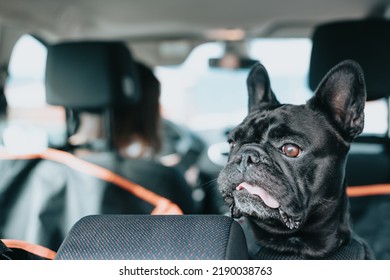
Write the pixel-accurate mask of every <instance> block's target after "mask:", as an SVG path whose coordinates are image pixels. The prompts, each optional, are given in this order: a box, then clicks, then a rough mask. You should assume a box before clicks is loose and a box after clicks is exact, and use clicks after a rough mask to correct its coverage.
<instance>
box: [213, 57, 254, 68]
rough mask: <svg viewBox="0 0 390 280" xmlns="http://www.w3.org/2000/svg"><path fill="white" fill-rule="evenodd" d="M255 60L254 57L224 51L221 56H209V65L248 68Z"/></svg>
mask: <svg viewBox="0 0 390 280" xmlns="http://www.w3.org/2000/svg"><path fill="white" fill-rule="evenodd" d="M257 62H258V61H257V60H255V59H250V58H248V57H240V56H237V55H235V54H230V53H226V54H225V55H224V56H223V57H221V58H210V59H209V66H210V67H212V68H227V69H249V68H252V66H253V65H254V64H255V63H257Z"/></svg>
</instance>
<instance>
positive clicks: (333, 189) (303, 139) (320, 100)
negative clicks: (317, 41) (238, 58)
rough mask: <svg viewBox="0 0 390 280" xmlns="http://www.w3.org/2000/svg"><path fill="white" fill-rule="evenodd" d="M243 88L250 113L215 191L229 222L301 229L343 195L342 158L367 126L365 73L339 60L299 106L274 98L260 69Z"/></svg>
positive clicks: (233, 142)
mask: <svg viewBox="0 0 390 280" xmlns="http://www.w3.org/2000/svg"><path fill="white" fill-rule="evenodd" d="M247 85H248V92H249V113H248V116H247V117H246V118H245V119H244V120H243V122H242V123H241V124H240V125H239V126H237V127H236V128H235V129H234V130H233V131H232V132H231V133H230V135H229V139H228V141H229V143H230V147H231V149H230V154H229V158H228V163H227V165H226V166H225V168H224V169H223V170H222V171H221V173H220V175H219V178H218V184H219V189H220V192H221V194H222V196H223V197H224V199H225V201H226V203H227V204H228V205H229V206H230V208H231V212H232V215H233V216H234V217H240V216H242V215H244V216H248V217H250V218H252V219H253V220H256V221H258V222H259V225H260V226H261V227H262V228H263V229H265V230H267V231H268V232H275V233H283V232H293V231H298V230H299V229H301V228H302V227H304V226H305V224H307V223H308V221H309V220H310V218H311V215H312V213H314V212H316V211H317V212H318V211H320V210H318V209H322V208H321V206H323V205H331V204H332V203H337V200H338V198H339V197H340V194H341V193H342V192H343V191H345V190H344V168H345V160H346V156H347V153H348V150H349V146H350V143H351V141H352V140H353V139H354V138H355V137H356V136H357V135H358V134H360V132H361V131H362V129H363V123H364V114H363V109H364V103H365V87H364V80H363V74H362V71H361V69H360V67H359V65H357V64H356V63H354V62H352V61H345V62H342V63H340V64H339V65H337V66H336V67H334V68H333V69H332V70H331V71H330V72H329V73H328V74H327V75H326V76H325V78H324V79H323V81H322V82H321V84H320V86H319V87H318V89H317V90H316V92H315V96H314V97H313V98H312V99H310V100H309V101H308V102H307V103H306V104H305V105H299V106H295V105H286V104H280V103H279V102H278V101H277V99H276V98H275V96H274V94H273V92H272V90H271V87H270V81H269V77H268V74H267V72H266V70H265V68H264V67H263V66H262V65H261V64H258V65H256V66H254V67H253V68H252V70H251V72H250V74H249V76H248V80H247ZM325 209H326V208H325ZM322 214H324V217H325V216H326V213H322Z"/></svg>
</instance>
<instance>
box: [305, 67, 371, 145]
mask: <svg viewBox="0 0 390 280" xmlns="http://www.w3.org/2000/svg"><path fill="white" fill-rule="evenodd" d="M365 102H366V86H365V82H364V75H363V70H362V68H361V67H360V65H359V64H358V63H356V62H355V61H352V60H345V61H343V62H341V63H339V64H337V65H336V66H335V67H333V68H332V69H331V70H330V71H329V72H328V73H327V74H326V75H325V77H324V78H323V80H322V81H321V83H320V84H319V86H318V88H317V89H316V91H315V96H314V97H313V98H311V99H310V100H309V101H308V104H309V105H311V106H315V107H316V108H318V109H320V110H322V111H324V112H325V113H326V114H327V115H328V117H329V119H331V120H333V121H334V122H335V124H336V126H337V127H338V128H339V129H340V131H341V133H342V135H343V136H344V137H347V139H348V140H352V139H354V138H355V137H356V136H358V135H359V134H360V133H361V132H362V131H363V127H364V105H365Z"/></svg>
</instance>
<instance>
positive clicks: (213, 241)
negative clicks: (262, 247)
mask: <svg viewBox="0 0 390 280" xmlns="http://www.w3.org/2000/svg"><path fill="white" fill-rule="evenodd" d="M56 259H61V260H82V259H90V260H91V259H94V260H131V259H132V260H164V259H165V260H174V259H176V260H196V259H198V260H218V259H219V260H224V259H248V251H247V244H246V239H245V235H244V232H243V230H242V228H241V226H240V225H239V224H238V223H237V222H236V221H234V220H233V219H232V218H229V217H226V216H222V215H182V216H176V215H163V216H157V215H156V216H152V215H95V216H87V217H84V218H82V219H81V220H80V221H78V222H77V223H76V224H75V225H74V226H73V228H72V229H71V230H70V232H69V234H68V236H67V237H66V238H65V240H64V242H63V243H62V245H61V247H60V248H59V249H58V252H57V255H56Z"/></svg>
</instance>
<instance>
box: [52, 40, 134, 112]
mask: <svg viewBox="0 0 390 280" xmlns="http://www.w3.org/2000/svg"><path fill="white" fill-rule="evenodd" d="M136 69H137V68H136V66H135V62H134V61H133V59H132V56H131V53H130V51H129V49H128V48H127V47H126V46H125V45H124V44H123V43H120V42H72V43H60V44H56V45H52V46H49V47H48V53H47V63H46V101H47V103H48V104H51V105H59V106H64V107H67V108H72V109H100V108H104V107H107V106H109V105H118V104H119V105H120V104H129V103H134V102H136V101H137V100H138V98H139V92H140V89H139V87H140V86H139V81H138V75H137V70H136Z"/></svg>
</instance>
